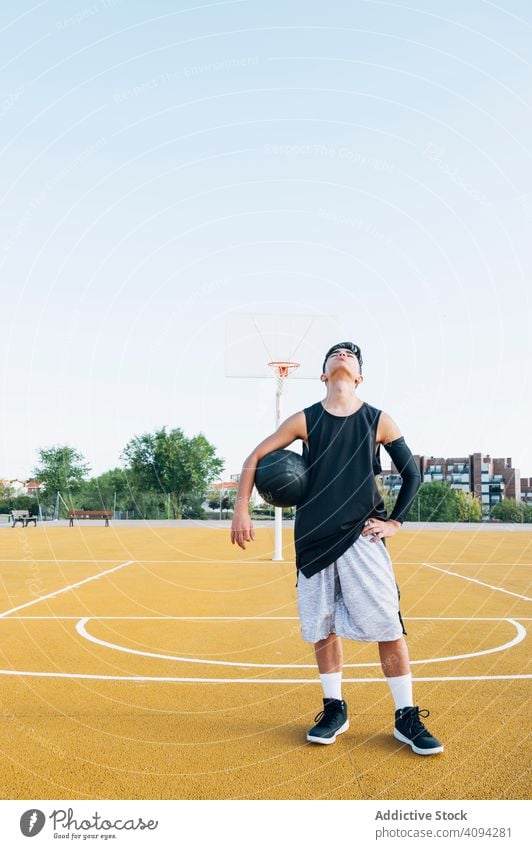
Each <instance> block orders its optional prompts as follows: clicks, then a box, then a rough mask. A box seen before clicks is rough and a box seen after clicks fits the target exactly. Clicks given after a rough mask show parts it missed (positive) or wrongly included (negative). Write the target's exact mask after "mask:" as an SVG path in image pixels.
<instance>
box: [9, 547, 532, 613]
mask: <svg viewBox="0 0 532 849" xmlns="http://www.w3.org/2000/svg"><path fill="white" fill-rule="evenodd" d="M131 562H133V563H135V562H136V561H134V560H133V561H131ZM89 618H90V619H95V620H97V621H98V622H105V621H107V619H112V620H115V619H118V620H125V621H132V622H136V621H137V619H139V620H143V621H144V620H148V621H154V622H158V621H159V620H161V621H167V620H168V621H171V622H174V621H176V622H218V621H226V622H240V621H244V620H245V621H248V620H249V621H255V620H256V621H258V622H261V621H262V620H263V619H264V620H267V621H269V620H272V621H275V622H277V621H285V620H286V621H292V622H297V621H299V616H107V614H105V615H104V616H97V615H93V616H90V617H89ZM10 619H22V620H24V619H52V620H54V622H55V621H57V622H60V621H62V620H63V619H75V620H76V622H79V613H78V614H77V616H50V615H48V616H32V615H31V614H30V615H29V616H11V617H10ZM403 619H404V620H405V622H415V621H418V622H511V621H515V622H532V617H531V616H514V617H512V619H507V618H506V617H504V616H403Z"/></svg>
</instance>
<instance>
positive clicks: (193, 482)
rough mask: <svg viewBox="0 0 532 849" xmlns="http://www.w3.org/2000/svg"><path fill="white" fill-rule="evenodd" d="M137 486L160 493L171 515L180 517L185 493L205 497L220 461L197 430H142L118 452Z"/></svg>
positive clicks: (220, 465) (221, 466)
mask: <svg viewBox="0 0 532 849" xmlns="http://www.w3.org/2000/svg"><path fill="white" fill-rule="evenodd" d="M122 458H123V460H124V461H125V463H126V464H127V470H128V471H129V472H130V473H131V475H132V478H133V482H134V484H135V486H136V488H137V489H138V490H148V491H151V492H158V493H164V495H166V496H167V497H169V499H170V508H171V512H172V514H173V517H174V519H181V518H182V515H183V508H184V505H185V501H186V498H187V496H188V497H189V498H191V497H193V496H195V497H196V498H197V497H201V498H202V499H203V498H205V495H206V492H207V489H208V485H209V483H211V482H212V481H213V480H216V478H217V477H219V475H220V473H221V471H222V469H223V467H224V462H223V460H222V459H220V458H219V457H217V456H216V449H215V447H214V446H213V445H211V443H210V442H209V441H208V440H207V439H206V437H205V436H204V435H203V434H202V433H200V434H198V435H197V436H193V437H192V438H190V439H189V438H187V437H186V436H185V435H184V433H183V431H182V430H181V429H180V428H175V429H174V430H170V431H167V430H166V428H165V427H163V428H161V429H160V430H157V431H155V433H144V434H142V435H141V436H136V437H134V439H132V440H131V441H130V442H128V444H127V445H126V447H125V448H124V451H123V453H122Z"/></svg>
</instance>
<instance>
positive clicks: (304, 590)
mask: <svg viewBox="0 0 532 849" xmlns="http://www.w3.org/2000/svg"><path fill="white" fill-rule="evenodd" d="M297 607H298V612H299V618H300V620H301V633H302V637H303V639H304V640H305V641H306V642H309V643H317V642H318V641H319V640H324V639H325V638H326V637H328V636H329V634H337V636H339V637H346V638H347V639H349V640H358V641H360V642H363V643H374V642H385V641H387V640H398V639H399V637H401V636H402V635H403V634H404V633H405V631H404V629H403V622H402V619H401V614H400V613H399V590H398V588H397V585H396V583H395V578H394V574H393V567H392V561H391V560H390V555H389V554H388V552H387V550H386V546H385V545H384V543H383V542H382V540H378V542H371V541H370V537H364V536H362V535H361V536H359V537H358V539H357V540H355V542H354V543H353V545H352V546H351V547H350V548H348V549H347V551H346V552H345V554H342V556H341V557H339V558H338V560H335V561H334V563H331V564H330V566H327V567H326V568H325V569H322V570H321V572H317V574H316V575H312V577H311V578H305V576H304V575H303V574H302V573H301V572H300V573H299V579H298V583H297Z"/></svg>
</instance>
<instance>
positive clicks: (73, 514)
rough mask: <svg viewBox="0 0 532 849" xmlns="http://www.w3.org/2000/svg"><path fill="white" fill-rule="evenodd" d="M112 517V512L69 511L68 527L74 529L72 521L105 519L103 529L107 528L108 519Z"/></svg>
mask: <svg viewBox="0 0 532 849" xmlns="http://www.w3.org/2000/svg"><path fill="white" fill-rule="evenodd" d="M112 516H113V511H112V510H69V511H68V518H69V520H70V521H69V526H70V527H71V528H72V527H74V519H105V527H106V528H108V527H109V519H111V518H112Z"/></svg>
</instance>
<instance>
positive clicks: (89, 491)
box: [75, 468, 136, 510]
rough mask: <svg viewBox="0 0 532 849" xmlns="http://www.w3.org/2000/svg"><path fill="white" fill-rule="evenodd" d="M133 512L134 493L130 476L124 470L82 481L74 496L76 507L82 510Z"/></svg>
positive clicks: (118, 469) (115, 470)
mask: <svg viewBox="0 0 532 849" xmlns="http://www.w3.org/2000/svg"><path fill="white" fill-rule="evenodd" d="M115 496H116V509H117V510H133V509H134V506H135V497H136V493H135V491H134V489H133V486H132V480H131V476H130V475H128V473H127V472H126V470H125V469H120V468H117V469H109V471H107V472H104V473H103V474H101V475H98V476H97V477H94V478H91V479H90V480H88V481H83V483H82V484H81V486H80V489H79V490H78V492H77V494H76V498H75V501H76V505H77V506H78V507H80V508H82V509H83V510H113V508H114V505H115Z"/></svg>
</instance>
